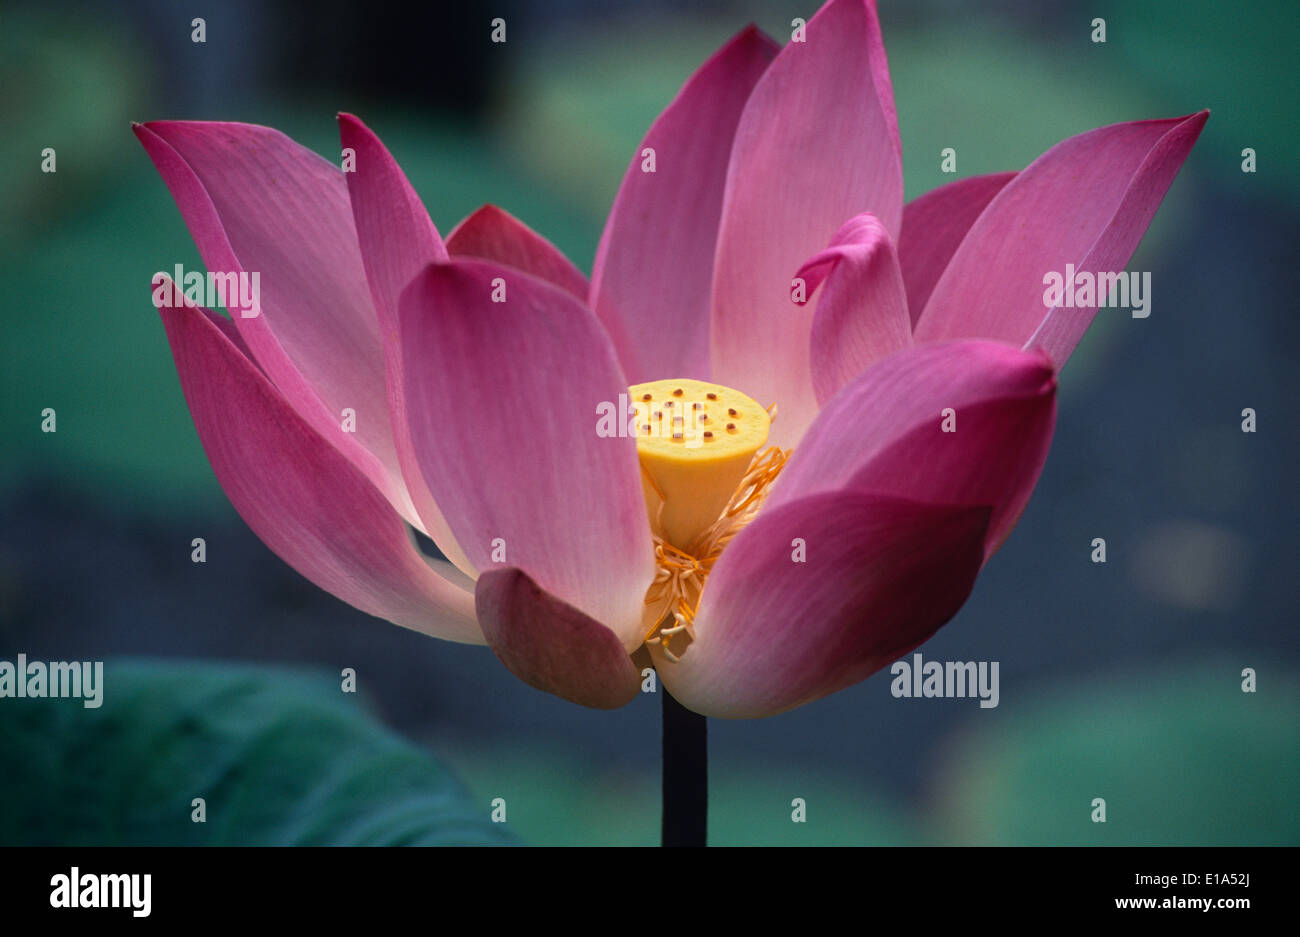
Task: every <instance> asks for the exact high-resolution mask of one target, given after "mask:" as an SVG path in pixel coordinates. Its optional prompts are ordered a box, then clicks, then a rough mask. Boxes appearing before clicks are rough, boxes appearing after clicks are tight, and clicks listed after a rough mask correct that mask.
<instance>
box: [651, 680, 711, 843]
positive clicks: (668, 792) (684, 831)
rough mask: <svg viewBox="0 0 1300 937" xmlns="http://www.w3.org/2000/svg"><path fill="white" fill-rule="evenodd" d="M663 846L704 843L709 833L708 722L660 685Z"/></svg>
mask: <svg viewBox="0 0 1300 937" xmlns="http://www.w3.org/2000/svg"><path fill="white" fill-rule="evenodd" d="M660 690H661V692H662V694H663V698H664V789H663V793H664V814H663V844H664V845H665V846H703V845H705V844H706V842H707V840H708V835H709V753H708V723H707V722H706V721H705V718H704V717H703V716H701V715H699V714H698V713H693V712H691V711H690V710H689V709H687V708H686V707H685V706H683V705H682V704H681V703H679V702H677V700H675V699H673V698H672V695H671V694H670V693H669V692H668V691H667V690H666V689H663V688H662V687H661V688H660Z"/></svg>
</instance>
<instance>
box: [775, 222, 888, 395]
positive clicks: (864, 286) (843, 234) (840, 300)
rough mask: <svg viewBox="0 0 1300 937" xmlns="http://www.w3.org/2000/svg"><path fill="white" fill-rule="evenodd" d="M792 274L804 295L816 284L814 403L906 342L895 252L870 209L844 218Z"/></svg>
mask: <svg viewBox="0 0 1300 937" xmlns="http://www.w3.org/2000/svg"><path fill="white" fill-rule="evenodd" d="M796 276H797V277H802V278H803V279H804V281H805V282H806V290H807V293H808V295H811V294H812V291H813V290H815V289H817V287H818V286H821V287H822V293H821V297H820V298H819V299H818V301H817V312H816V313H815V314H814V316H813V322H812V339H811V341H812V349H811V351H812V379H813V389H814V390H816V392H817V403H818V405H819V406H825V405H826V401H828V400H830V399H831V398H832V397H834V396H835V395H836V394H837V393H839V390H840V388H841V387H843V386H844V385H845V384H847V383H849V381H851V380H853V379H854V378H855V377H857V376H858V374H860V373H861V372H862V371H863V370H864V369H865V368H866V367H867V366H868V365H871V364H874V363H875V362H877V361H879V360H880V359H881V358H884V357H885V356H886V355H889V354H890V353H892V352H895V351H898V350H899V349H900V348H906V347H907V346H909V345H911V344H912V323H911V320H910V319H909V318H908V316H907V296H906V295H905V292H904V289H903V275H902V273H901V271H900V270H899V268H898V255H897V254H895V252H894V242H893V241H891V240H890V238H889V232H888V231H886V230H885V227H884V225H882V224H881V223H880V219H878V218H877V217H876V216H875V215H872V214H870V213H865V214H861V215H856V216H855V217H853V218H850V219H849V220H848V221H846V222H845V223H844V225H843V227H841V228H840V230H839V231H837V232H835V237H833V238H831V243H830V246H828V247H827V248H826V249H825V250H824V251H820V252H819V253H817V254H815V255H813V257H812V258H810V259H809V260H808V262H807V263H805V264H804V265H803V266H802V267H800V268H799V272H798V273H797V274H796ZM823 283H824V285H823ZM798 305H803V303H798Z"/></svg>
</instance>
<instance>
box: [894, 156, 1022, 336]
mask: <svg viewBox="0 0 1300 937" xmlns="http://www.w3.org/2000/svg"><path fill="white" fill-rule="evenodd" d="M1015 177H1016V174H1015V173H1014V172H998V173H992V174H991V175H987V176H971V177H970V178H968V179H958V180H957V181H956V182H949V183H948V184H947V185H943V186H940V187H939V188H937V189H933V190H931V191H929V192H927V193H925V194H924V195H922V196H921V197H920V198H917V199H913V200H912V201H910V202H908V203H907V204H906V205H904V206H903V233H902V234H900V235H899V236H898V261H899V265H900V266H901V267H902V268H903V282H904V283H905V284H906V285H907V307H908V310H909V311H910V312H911V315H912V324H913V325H915V324H916V320H917V319H919V318H920V317H921V310H923V309H924V308H925V304H926V302H927V301H928V300H929V298H930V293H931V292H932V291H933V290H934V284H935V283H937V282H938V280H939V276H940V274H942V273H943V271H944V268H945V267H947V266H948V261H949V260H951V259H952V255H953V254H954V253H955V252H956V251H957V247H958V245H960V244H961V242H962V239H963V238H964V237H966V232H967V231H969V230H970V226H971V225H972V224H974V223H975V219H976V218H978V217H979V216H980V212H982V211H984V207H985V206H986V205H988V203H989V202H990V201H992V199H993V196H995V195H997V194H998V193H999V192H1001V191H1002V187H1003V186H1005V185H1006V184H1007V183H1008V182H1010V181H1011V180H1012V179H1014V178H1015Z"/></svg>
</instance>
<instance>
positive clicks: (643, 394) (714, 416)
mask: <svg viewBox="0 0 1300 937" xmlns="http://www.w3.org/2000/svg"><path fill="white" fill-rule="evenodd" d="M628 395H629V397H630V402H631V404H632V406H633V407H634V408H635V409H636V446H637V454H638V455H639V456H640V458H641V468H642V485H643V487H644V489H645V495H646V509H647V511H648V513H649V517H650V525H651V527H652V528H653V529H654V531H655V533H657V534H659V535H660V536H662V537H663V538H664V539H665V540H667V541H668V542H669V543H670V544H672V545H673V546H675V547H678V548H679V549H683V550H689V549H690V546H691V543H692V542H693V541H694V540H695V538H696V537H697V536H699V534H701V533H702V532H704V531H705V530H707V529H708V528H709V527H710V526H711V525H712V524H713V522H714V521H716V520H717V519H718V516H719V515H720V514H721V513H722V511H723V510H724V509H725V508H726V506H727V502H728V501H729V500H730V499H731V496H732V494H733V493H734V492H735V490H736V486H737V485H738V484H740V480H741V479H742V478H743V477H744V475H745V471H746V469H748V468H749V464H750V462H752V461H753V458H754V453H755V452H757V451H758V450H759V449H761V448H762V447H763V446H764V445H765V444H766V443H767V435H768V431H769V429H770V428H771V425H772V421H771V418H770V417H769V416H768V414H767V411H766V410H764V409H763V408H762V407H760V406H759V405H758V403H757V402H756V401H754V399H753V398H751V397H747V396H745V395H744V394H742V393H740V391H737V390H732V389H731V388H730V387H724V386H722V385H721V384H710V383H708V382H706V381H695V380H689V379H680V380H667V381H652V382H650V383H648V384H636V385H634V386H632V387H631V388H629V389H628Z"/></svg>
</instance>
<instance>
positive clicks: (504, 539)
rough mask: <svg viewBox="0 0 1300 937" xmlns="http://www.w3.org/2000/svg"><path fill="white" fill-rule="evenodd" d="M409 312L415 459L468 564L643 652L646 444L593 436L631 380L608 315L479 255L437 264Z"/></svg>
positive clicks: (649, 569)
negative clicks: (522, 575)
mask: <svg viewBox="0 0 1300 937" xmlns="http://www.w3.org/2000/svg"><path fill="white" fill-rule="evenodd" d="M500 289H505V290H506V292H505V294H504V296H505V300H506V301H505V302H493V300H492V296H493V294H494V292H495V291H498V290H500ZM498 295H501V294H500V293H498ZM400 306H401V320H402V352H403V354H404V356H405V361H406V366H405V367H404V369H403V370H404V373H405V377H406V401H407V407H408V413H409V414H410V420H411V434H412V438H413V439H414V440H415V447H416V453H417V455H418V456H419V459H420V467H421V468H422V469H423V471H424V478H425V481H426V482H427V484H428V486H429V490H430V491H431V492H433V495H434V497H435V498H436V499H437V500H438V504H439V505H441V506H442V509H443V512H444V513H445V515H446V518H447V523H448V524H450V525H451V530H452V532H453V533H454V534H455V535H456V539H457V541H458V542H459V543H460V545H461V546H462V547H463V548H464V550H465V553H466V555H467V556H468V557H469V560H470V562H471V563H472V564H473V565H474V567H475V568H476V569H478V570H480V572H485V571H487V570H488V569H490V568H495V567H501V566H515V567H518V568H519V569H522V570H523V571H524V572H526V573H527V574H528V575H529V577H530V578H532V579H533V580H534V581H535V582H536V583H537V585H538V586H540V587H541V588H543V589H545V590H546V591H547V592H549V593H551V594H552V595H554V596H555V597H556V598H558V599H560V600H562V601H564V602H567V603H568V604H570V605H572V606H574V607H576V608H577V609H579V610H581V611H582V612H583V613H584V614H586V615H588V616H590V617H591V618H594V619H596V620H597V621H599V622H602V623H603V624H605V625H608V626H609V627H610V628H612V629H613V630H614V632H615V633H616V634H617V635H618V636H619V637H620V638H621V639H622V640H623V642H624V645H625V646H626V648H627V649H628V650H629V651H630V650H633V649H634V648H635V647H636V646H637V645H638V644H639V643H640V640H641V637H642V632H641V615H642V604H643V600H644V598H645V591H646V589H647V588H648V587H649V585H650V580H651V577H652V576H653V573H654V564H653V559H652V549H653V547H652V542H651V538H650V530H649V525H648V524H647V523H646V514H645V501H644V497H643V495H642V492H641V475H640V463H639V462H638V460H637V453H636V442H635V440H634V439H633V438H632V437H631V436H626V435H625V436H621V437H620V436H611V437H601V436H598V435H597V426H598V422H599V416H600V411H599V409H598V408H599V407H600V406H601V405H602V404H607V405H608V406H610V407H612V408H617V407H618V406H619V403H620V396H621V397H622V398H623V401H622V402H623V405H624V407H626V394H627V380H626V378H624V376H623V372H622V370H621V369H620V368H619V365H618V361H617V359H616V358H615V355H614V349H613V347H612V346H611V345H610V343H609V339H608V338H607V337H606V336H605V333H604V330H603V329H602V328H601V326H600V323H599V322H598V321H597V320H596V317H595V316H594V315H593V314H592V313H591V311H590V310H588V309H587V308H586V307H585V306H583V305H582V304H581V303H580V302H578V301H577V300H576V299H574V298H573V296H571V295H570V294H568V293H566V292H564V291H563V290H561V289H559V288H558V287H556V286H553V285H552V284H550V283H547V282H545V281H543V280H539V279H537V278H535V277H532V276H529V275H528V274H526V273H523V272H521V271H519V270H515V269H513V268H511V267H503V266H500V265H497V264H493V263H489V262H486V261H480V260H468V259H467V260H453V261H451V262H450V263H448V264H435V265H433V266H431V267H429V268H428V269H427V270H425V271H424V272H423V273H422V274H421V275H420V276H418V277H417V278H416V279H415V281H414V282H413V283H412V284H411V285H410V286H409V287H408V288H407V289H406V291H405V292H404V293H403V294H402V300H401V304H400ZM624 422H625V421H624Z"/></svg>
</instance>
